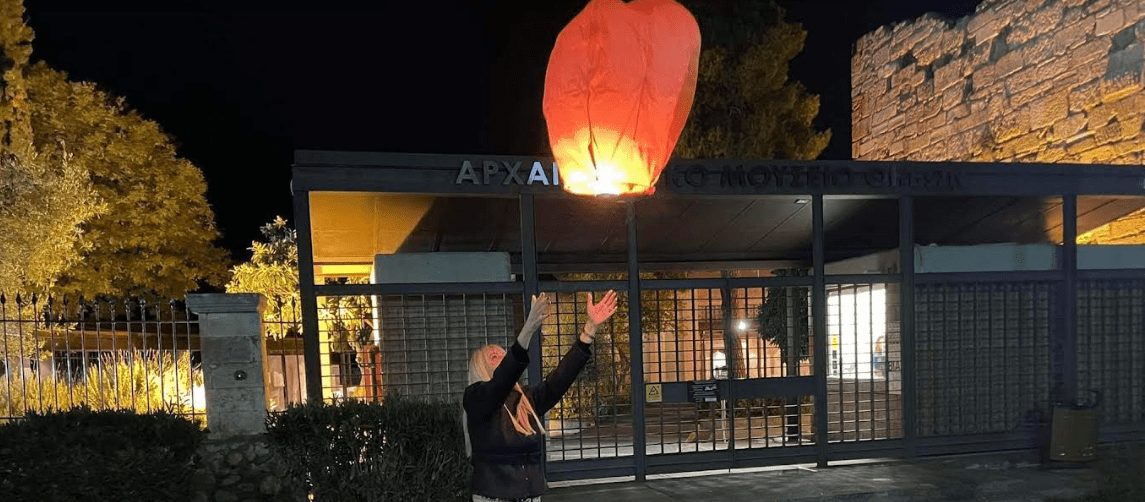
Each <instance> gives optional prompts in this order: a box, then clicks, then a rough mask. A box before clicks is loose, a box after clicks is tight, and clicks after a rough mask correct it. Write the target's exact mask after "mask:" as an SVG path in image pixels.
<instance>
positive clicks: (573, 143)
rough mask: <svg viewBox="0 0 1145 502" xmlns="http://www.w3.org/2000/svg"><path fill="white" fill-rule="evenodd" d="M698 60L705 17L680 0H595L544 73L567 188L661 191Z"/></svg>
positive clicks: (553, 139) (562, 38) (560, 40)
mask: <svg viewBox="0 0 1145 502" xmlns="http://www.w3.org/2000/svg"><path fill="white" fill-rule="evenodd" d="M699 58H700V28H699V25H697V24H696V19H695V18H694V17H692V14H691V13H690V12H688V10H687V9H685V8H684V6H682V5H680V4H678V3H676V2H675V1H673V0H636V1H634V2H629V3H625V2H623V1H621V0H591V1H590V2H589V3H588V5H587V6H586V7H585V8H584V10H583V11H581V12H580V14H577V16H576V17H575V18H573V20H572V21H571V22H569V24H568V26H566V27H565V28H564V29H563V30H561V33H560V35H558V36H557V41H556V45H555V46H554V47H553V52H552V54H551V55H550V56H549V66H548V70H547V71H546V74H545V97H544V112H545V122H546V123H547V125H548V131H549V144H550V145H551V146H552V149H553V157H554V160H556V163H557V166H558V168H559V169H560V173H561V181H562V183H563V186H564V189H565V190H566V191H568V192H570V193H574V194H578V195H640V194H650V193H652V192H653V191H654V190H655V188H654V185H655V184H656V180H657V179H658V178H659V177H660V171H662V170H663V169H664V166H665V164H667V163H668V158H669V156H671V155H672V150H673V149H674V148H675V147H676V141H677V140H679V138H680V132H681V131H683V129H684V122H685V121H686V120H687V118H688V112H689V111H690V110H691V108H692V100H693V98H694V97H695V92H696V71H697V68H698V66H699Z"/></svg>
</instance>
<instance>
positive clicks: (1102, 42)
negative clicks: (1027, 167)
mask: <svg viewBox="0 0 1145 502" xmlns="http://www.w3.org/2000/svg"><path fill="white" fill-rule="evenodd" d="M1143 18H1145V1H1143V0H986V1H984V2H983V3H982V4H980V5H979V6H978V9H977V11H976V12H975V13H974V14H973V15H971V16H968V17H965V18H963V19H960V20H957V21H950V20H944V19H941V18H939V17H936V16H924V17H922V18H920V19H917V20H914V21H910V22H905V23H901V24H898V25H895V26H888V27H883V28H880V29H879V30H878V31H875V32H872V33H869V34H867V35H865V36H863V37H862V38H861V39H859V41H858V42H857V44H856V47H855V54H854V56H853V57H852V60H851V85H852V90H851V92H852V125H853V131H852V156H853V157H854V158H855V159H858V160H924V161H946V160H950V161H1020V162H1070V163H1109V164H1141V162H1142V152H1143V151H1145V133H1143V132H1142V121H1143V119H1145V92H1143V91H1142V72H1143V66H1145V52H1143V47H1145V19H1143Z"/></svg>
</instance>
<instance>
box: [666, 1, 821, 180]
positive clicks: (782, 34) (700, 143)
mask: <svg viewBox="0 0 1145 502" xmlns="http://www.w3.org/2000/svg"><path fill="white" fill-rule="evenodd" d="M682 3H683V4H684V6H686V7H687V8H688V9H689V10H691V11H692V13H693V14H694V15H695V16H696V21H697V22H698V23H699V25H700V32H701V33H702V34H703V42H702V47H704V49H703V50H702V51H701V53H700V67H699V75H698V79H697V80H698V81H697V84H696V99H695V103H694V105H693V107H692V112H691V116H690V117H689V118H688V123H687V125H686V126H685V127H684V132H683V133H682V134H681V136H680V141H679V142H678V143H677V145H676V151H675V153H676V155H678V156H682V157H685V158H739V159H814V158H816V157H818V156H819V154H820V153H822V151H823V149H824V148H826V147H827V143H828V142H829V141H830V139H831V131H830V130H827V131H822V132H820V131H816V130H815V127H814V125H813V124H812V121H813V120H814V119H815V116H816V115H818V114H819V97H818V96H816V95H813V94H810V93H808V92H807V89H805V88H804V87H803V85H802V84H800V83H799V82H794V81H791V80H789V79H788V64H789V63H790V61H791V60H792V58H794V57H795V56H796V55H798V54H799V53H800V52H802V51H803V42H804V40H805V39H806V38H807V32H806V31H805V30H804V29H803V27H802V26H800V25H798V24H793V23H789V22H787V21H785V20H784V19H783V16H784V12H783V9H782V8H781V7H779V6H778V5H777V4H776V3H775V2H774V1H772V0H751V1H730V0H682Z"/></svg>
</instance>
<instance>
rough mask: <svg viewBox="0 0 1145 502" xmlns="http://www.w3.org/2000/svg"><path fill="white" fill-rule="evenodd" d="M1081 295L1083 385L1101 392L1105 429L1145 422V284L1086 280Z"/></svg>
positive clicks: (1080, 374) (1080, 371)
mask: <svg viewBox="0 0 1145 502" xmlns="http://www.w3.org/2000/svg"><path fill="white" fill-rule="evenodd" d="M1077 294H1078V301H1077V306H1078V316H1077V323H1078V346H1077V354H1078V383H1079V387H1080V388H1081V389H1082V390H1084V391H1098V392H1100V393H1101V403H1100V407H1099V418H1100V420H1101V423H1102V425H1133V424H1141V423H1143V422H1145V280H1143V279H1122V280H1116V279H1114V280H1083V281H1079V282H1078V292H1077ZM1085 397H1088V396H1085Z"/></svg>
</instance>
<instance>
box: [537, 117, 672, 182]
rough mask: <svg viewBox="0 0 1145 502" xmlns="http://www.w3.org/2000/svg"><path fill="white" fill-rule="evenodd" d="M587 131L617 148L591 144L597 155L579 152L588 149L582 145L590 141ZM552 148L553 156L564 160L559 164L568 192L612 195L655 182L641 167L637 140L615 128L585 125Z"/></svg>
mask: <svg viewBox="0 0 1145 502" xmlns="http://www.w3.org/2000/svg"><path fill="white" fill-rule="evenodd" d="M590 135H595V138H596V142H597V143H601V144H608V145H616V148H615V149H609V150H611V152H608V153H607V154H605V152H602V151H601V150H602V149H597V148H593V150H594V153H595V154H596V155H595V156H593V157H592V158H588V159H586V158H585V157H584V156H583V155H580V152H582V151H585V150H587V147H586V146H583V145H586V144H587V143H588V142H589V141H590ZM553 152H554V157H556V158H559V159H563V160H564V161H565V162H564V163H562V164H559V165H560V169H561V176H562V177H563V178H564V181H565V184H564V188H565V190H566V191H568V192H569V193H573V194H577V195H613V196H615V195H621V194H628V193H644V192H647V191H649V190H650V189H651V188H652V185H653V184H654V183H655V178H654V173H652V172H650V171H649V170H648V169H645V168H643V166H645V165H647V159H645V158H644V157H643V156H642V155H641V154H640V150H639V148H637V145H636V143H635V142H633V141H632V139H630V138H627V137H623V136H620V135H619V134H617V133H615V132H611V131H600V130H596V131H593V130H590V129H589V128H587V127H585V128H583V129H581V130H580V131H578V132H577V134H576V135H575V136H573V137H572V138H567V139H562V140H560V141H558V142H557V144H556V145H555V146H554V147H553ZM585 160H587V161H588V162H585ZM593 160H595V165H593V164H592V161H593Z"/></svg>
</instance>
